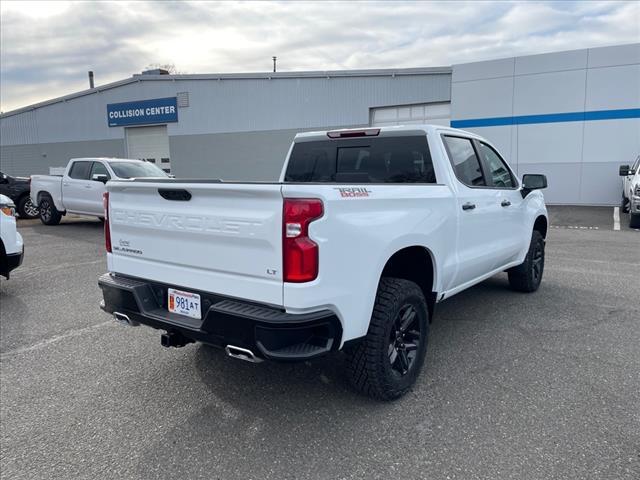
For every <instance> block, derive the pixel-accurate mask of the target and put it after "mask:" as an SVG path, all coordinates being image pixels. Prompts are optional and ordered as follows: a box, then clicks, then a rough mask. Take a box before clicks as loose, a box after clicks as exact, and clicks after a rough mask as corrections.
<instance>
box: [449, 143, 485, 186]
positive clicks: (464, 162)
mask: <svg viewBox="0 0 640 480" xmlns="http://www.w3.org/2000/svg"><path fill="white" fill-rule="evenodd" d="M442 138H443V140H444V146H445V147H446V149H447V154H448V155H449V159H451V163H452V165H453V170H454V171H455V173H456V177H458V180H460V181H461V182H462V183H464V184H465V185H467V186H469V187H480V186H486V185H487V182H486V181H485V178H484V174H483V172H482V167H481V166H480V160H478V157H477V155H476V151H475V149H474V148H473V143H472V142H471V139H470V138H463V137H452V136H450V135H444V136H443V137H442Z"/></svg>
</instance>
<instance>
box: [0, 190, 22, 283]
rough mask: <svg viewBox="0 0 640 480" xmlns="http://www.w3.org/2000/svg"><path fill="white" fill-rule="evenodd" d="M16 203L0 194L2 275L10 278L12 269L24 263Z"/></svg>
mask: <svg viewBox="0 0 640 480" xmlns="http://www.w3.org/2000/svg"><path fill="white" fill-rule="evenodd" d="M15 215H16V205H15V203H13V200H11V199H10V198H9V197H7V196H6V195H0V275H2V276H3V277H6V278H7V279H8V278H9V274H10V273H11V271H13V270H15V269H16V268H18V267H19V266H20V265H21V264H22V260H23V258H24V245H23V242H22V236H21V235H20V234H19V233H18V231H17V229H16V217H15Z"/></svg>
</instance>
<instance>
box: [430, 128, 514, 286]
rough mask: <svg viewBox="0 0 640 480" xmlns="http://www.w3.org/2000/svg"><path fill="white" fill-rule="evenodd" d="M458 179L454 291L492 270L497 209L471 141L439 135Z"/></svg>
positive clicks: (495, 246) (454, 136)
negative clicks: (456, 267)
mask: <svg viewBox="0 0 640 480" xmlns="http://www.w3.org/2000/svg"><path fill="white" fill-rule="evenodd" d="M442 140H443V142H444V145H445V149H446V151H447V155H448V156H449V159H450V161H451V165H452V167H453V171H454V173H455V176H456V178H457V182H458V183H457V185H456V190H457V208H458V270H457V273H456V275H455V278H454V280H453V286H454V288H456V287H459V286H461V285H464V284H466V283H468V282H471V281H473V280H475V279H476V278H478V277H480V276H482V275H484V274H486V273H488V272H490V271H491V270H493V268H494V265H495V264H496V259H497V255H498V253H497V249H498V248H499V245H498V235H497V234H496V232H495V226H496V224H497V223H498V221H499V220H498V219H499V214H500V213H501V212H500V210H499V209H500V208H502V207H500V206H499V205H498V204H497V203H496V195H495V192H494V191H492V190H491V189H489V188H488V182H487V179H486V176H485V173H484V169H483V166H482V164H481V162H480V160H479V158H478V154H477V152H476V150H475V146H474V142H473V140H472V139H471V138H467V137H463V136H457V135H449V134H444V135H442Z"/></svg>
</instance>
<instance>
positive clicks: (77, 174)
mask: <svg viewBox="0 0 640 480" xmlns="http://www.w3.org/2000/svg"><path fill="white" fill-rule="evenodd" d="M91 163H92V162H73V165H71V170H69V177H70V178H75V179H76V180H87V179H88V178H89V171H90V170H91Z"/></svg>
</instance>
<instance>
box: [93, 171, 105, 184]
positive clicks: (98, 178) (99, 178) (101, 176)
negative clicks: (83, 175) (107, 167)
mask: <svg viewBox="0 0 640 480" xmlns="http://www.w3.org/2000/svg"><path fill="white" fill-rule="evenodd" d="M91 180H93V181H94V182H102V183H107V182H108V181H109V177H108V176H107V175H105V174H104V173H95V174H93V176H92V177H91Z"/></svg>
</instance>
